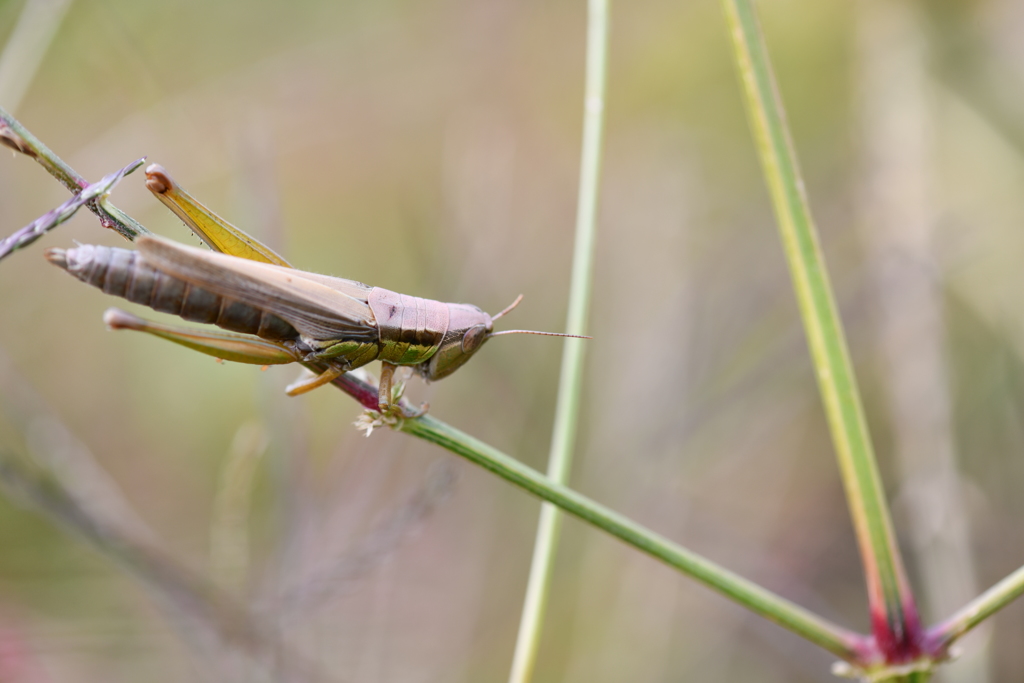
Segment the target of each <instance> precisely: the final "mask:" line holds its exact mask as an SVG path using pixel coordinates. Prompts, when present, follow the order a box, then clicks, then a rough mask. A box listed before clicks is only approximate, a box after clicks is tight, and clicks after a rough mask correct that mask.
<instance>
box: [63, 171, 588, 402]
mask: <svg viewBox="0 0 1024 683" xmlns="http://www.w3.org/2000/svg"><path fill="white" fill-rule="evenodd" d="M146 186H147V187H148V188H149V189H150V191H152V192H153V193H154V194H155V195H156V196H157V197H158V198H159V199H160V200H161V201H162V202H163V203H164V204H165V205H167V206H168V207H169V208H170V209H171V210H172V211H173V212H174V213H175V214H177V215H178V216H179V217H180V218H181V219H182V220H183V221H184V222H185V223H186V224H187V225H188V226H189V227H190V228H191V229H192V230H193V231H194V232H195V233H196V234H197V235H199V237H200V238H201V239H202V240H203V241H204V242H206V243H207V244H208V245H209V246H210V247H211V248H212V249H214V250H216V251H218V252H222V253H214V252H211V251H207V250H201V249H196V248H192V247H186V246H183V245H180V244H177V243H175V242H171V241H168V240H164V239H159V238H155V237H142V238H140V239H138V240H137V241H136V245H137V246H138V250H136V251H131V250H128V249H117V248H113V247H101V246H94V245H82V246H79V247H77V248H73V249H67V250H65V249H49V250H47V251H46V258H47V259H48V260H49V261H50V262H51V263H53V264H55V265H57V266H59V267H61V268H63V269H64V270H66V271H67V272H68V273H70V274H71V275H73V276H75V277H77V278H78V279H80V280H82V281H83V282H86V283H89V284H91V285H94V286H96V287H99V288H100V289H102V290H103V291H104V292H106V293H108V294H113V295H116V296H120V297H124V298H126V299H128V300H129V301H132V302H135V303H140V304H143V305H146V306H149V307H150V308H153V309H154V310H157V311H161V312H165V313H173V314H174V315H178V316H180V317H182V318H184V319H185V320H191V321H195V322H202V323H212V324H214V325H217V326H219V327H221V328H223V329H226V330H229V331H230V332H233V333H234V334H230V333H220V332H212V331H207V330H190V329H187V328H175V327H168V326H164V325H158V324H156V323H150V322H147V321H144V320H142V319H141V318H137V317H136V316H132V315H131V314H129V313H126V312H124V311H120V310H118V309H110V310H108V311H107V313H106V315H105V316H104V320H105V321H106V322H107V324H108V325H109V326H110V327H112V328H114V329H135V330H141V331H145V332H149V333H151V334H156V335H157V336H160V337H163V338H165V339H169V340H171V341H174V342H176V343H179V344H182V345H185V346H187V347H189V348H192V349H195V350H197V351H200V352H202V353H206V354H208V355H212V356H215V357H217V358H220V359H223V360H230V361H235V362H241V363H251V364H256V365H277V364H286V363H296V362H297V363H303V364H307V365H312V366H313V367H315V368H317V369H318V373H313V374H310V375H307V376H305V377H303V378H300V379H299V380H298V381H296V382H295V383H293V384H291V385H289V386H288V387H287V389H286V392H287V393H288V394H289V395H291V396H295V395H298V394H302V393H305V392H307V391H311V390H312V389H315V388H317V387H320V386H323V385H324V384H327V383H329V382H331V381H332V380H334V379H335V378H337V377H339V376H340V375H342V374H343V373H345V372H348V371H350V370H353V369H355V368H358V367H361V366H363V365H366V364H367V363H370V362H371V361H374V360H379V361H381V364H382V370H381V379H380V384H379V388H378V398H377V402H378V408H379V409H380V411H381V412H382V413H384V412H388V411H389V410H391V409H392V384H393V378H394V373H395V369H396V368H397V367H398V366H410V367H412V368H413V369H414V370H415V371H416V372H417V373H419V374H420V375H421V376H422V377H423V378H424V379H426V380H428V381H431V380H437V379H442V378H444V377H447V376H448V375H450V374H452V373H453V372H455V371H456V370H457V369H459V368H460V367H461V366H462V365H463V364H464V363H465V362H466V361H467V360H469V359H470V358H471V357H472V356H473V354H475V353H476V352H477V351H478V350H479V349H480V347H481V346H483V344H484V342H486V341H487V340H488V339H490V338H491V337H497V336H500V335H507V334H542V335H548V336H559V337H575V336H579V335H570V334H559V333H554V332H536V331H533V330H506V331H503V332H495V331H494V329H493V328H494V321H496V320H498V319H499V318H501V317H502V316H503V315H505V314H506V313H508V312H509V311H511V310H512V309H513V308H515V307H516V305H518V304H519V302H520V301H521V300H522V295H520V296H519V297H518V298H517V299H516V300H515V301H514V302H513V303H512V304H511V305H510V306H508V307H507V308H505V309H504V310H503V311H501V312H500V313H498V314H496V315H494V316H490V315H488V314H487V313H485V312H484V311H483V310H481V309H480V308H478V307H476V306H473V305H471V304H456V303H444V302H440V301H433V300H431V299H422V298H419V297H415V296H409V295H406V294H399V293H397V292H393V291H390V290H387V289H384V288H382V287H371V286H369V285H365V284H363V283H361V282H356V281H355V280H346V279H344V278H338V277H331V276H328V275H319V274H316V273H310V272H305V271H301V270H296V269H294V268H292V267H291V265H290V264H288V263H287V262H286V261H285V260H284V259H283V258H281V257H280V256H278V255H277V254H276V253H274V251H273V250H271V249H270V248H269V247H267V246H266V245H263V244H261V243H260V242H258V241H257V240H255V239H254V238H252V237H251V236H249V235H246V234H245V233H244V232H242V231H241V230H239V229H238V228H236V227H234V226H232V225H231V224H229V223H227V222H226V221H224V220H223V219H221V218H220V217H219V216H217V215H216V214H214V213H212V212H211V211H209V210H208V209H206V208H205V207H204V206H203V205H201V204H199V202H197V201H196V200H195V199H193V198H192V197H191V196H190V195H189V194H188V193H186V192H185V191H184V190H182V189H181V188H180V186H178V185H177V184H175V183H174V181H173V180H172V179H171V178H170V176H169V175H167V172H166V171H165V170H164V169H163V168H162V167H160V166H158V165H156V164H153V165H151V166H150V167H149V168H147V169H146ZM424 412H425V409H422V410H421V411H420V412H419V413H416V414H413V415H406V417H415V416H417V415H422V414H423V413H424Z"/></svg>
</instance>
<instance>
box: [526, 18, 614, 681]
mask: <svg viewBox="0 0 1024 683" xmlns="http://www.w3.org/2000/svg"><path fill="white" fill-rule="evenodd" d="M608 4H609V3H608V0H590V1H589V2H588V3H587V66H586V87H585V92H584V99H583V145H582V152H581V159H580V186H579V199H578V205H577V209H576V237H575V246H574V250H573V262H572V281H571V285H570V290H569V311H568V315H567V320H566V326H565V330H566V332H567V333H568V334H574V335H583V334H584V333H585V332H586V327H587V313H588V309H589V307H590V290H591V286H592V280H593V276H592V273H593V270H594V240H595V233H596V232H597V206H598V194H599V192H598V191H599V181H600V177H601V140H602V132H603V128H604V101H605V83H606V80H607V64H608V32H609V31H608V9H609V8H608ZM585 350H586V347H585V345H584V344H583V343H582V342H581V341H580V340H578V339H567V340H566V341H565V347H564V350H563V353H562V370H561V376H560V378H559V383H558V401H557V404H556V406H555V420H554V428H553V432H552V435H551V449H550V451H549V453H548V477H550V479H551V480H552V481H553V482H555V483H556V484H565V483H566V481H567V480H568V478H569V472H570V470H571V468H572V456H573V449H574V447H575V444H576V433H577V431H578V424H579V408H580V394H581V391H582V387H583V361H584V354H585ZM560 530H561V513H560V512H559V511H558V508H556V507H555V506H554V505H552V504H551V503H544V504H543V505H542V506H541V514H540V520H539V522H538V525H537V537H536V540H535V542H534V547H533V561H532V563H531V565H530V578H529V582H528V584H527V587H526V599H525V601H524V604H523V613H522V617H521V620H520V623H519V635H518V637H517V639H516V649H515V653H514V655H513V658H512V668H511V671H510V673H509V681H510V683H526V682H527V681H529V680H531V679H532V678H533V669H534V664H535V663H536V659H537V650H538V648H539V646H540V634H541V630H542V628H543V623H544V614H545V612H546V606H547V596H548V593H549V592H550V584H551V577H552V571H553V568H554V562H555V551H556V549H557V547H558V539H559V536H560Z"/></svg>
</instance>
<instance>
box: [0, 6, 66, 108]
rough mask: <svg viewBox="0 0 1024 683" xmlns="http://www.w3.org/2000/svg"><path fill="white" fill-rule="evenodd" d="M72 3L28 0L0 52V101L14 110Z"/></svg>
mask: <svg viewBox="0 0 1024 683" xmlns="http://www.w3.org/2000/svg"><path fill="white" fill-rule="evenodd" d="M70 6H71V0H28V1H27V2H26V3H25V5H24V7H22V10H21V15H20V16H19V17H18V23H17V24H15V25H14V29H13V30H12V31H11V35H10V37H9V38H8V39H7V43H6V44H5V45H4V50H3V53H0V102H3V104H4V106H6V107H7V108H8V109H9V110H11V111H15V110H17V109H18V106H19V105H20V104H21V100H22V98H23V97H24V96H25V92H26V91H27V90H28V87H29V85H31V83H32V80H33V79H34V78H35V75H36V71H37V70H38V69H39V64H40V63H41V62H42V61H43V57H44V56H45V55H46V52H47V50H48V49H49V47H50V43H51V42H52V41H53V37H54V36H55V35H56V34H57V29H58V28H60V24H61V21H63V19H64V15H65V14H67V10H68V7H70Z"/></svg>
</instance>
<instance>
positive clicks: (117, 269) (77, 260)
mask: <svg viewBox="0 0 1024 683" xmlns="http://www.w3.org/2000/svg"><path fill="white" fill-rule="evenodd" d="M46 258H47V259H48V260H49V261H50V262H51V263H54V264H55V265H58V266H60V267H61V268H63V269H64V270H66V271H67V272H68V273H70V274H71V275H74V276H75V277H76V278H78V279H79V280H81V281H82V282H85V283H88V284H90V285H93V286H94V287H98V288H100V289H102V290H103V291H104V292H106V293H107V294H113V295H114V296H119V297H122V298H124V299H127V300H128V301H131V302H133V303H137V304H142V305H143V306H149V307H150V308H152V309H153V310H156V311H160V312H161V313H170V314H172V315H177V316H180V317H181V318H184V319H185V320H190V321H193V322H198V323H211V324H214V325H217V326H218V327H221V328H224V329H225V330H231V331H232V332H241V333H243V334H254V335H257V336H258V337H261V338H263V339H269V340H273V341H287V340H294V339H297V338H298V336H299V334H298V332H297V331H296V330H295V328H294V327H292V326H291V324H289V323H288V322H286V321H285V320H283V319H282V318H280V317H278V316H276V315H274V314H273V313H268V312H266V311H262V310H260V309H258V308H256V307H255V306H252V305H249V304H247V303H244V302H241V301H233V300H230V299H228V298H226V297H222V296H218V295H216V294H213V293H212V292H209V291H207V290H205V289H203V288H201V287H197V286H195V285H192V284H190V283H188V282H186V281H184V280H181V279H178V278H175V277H172V276H170V275H167V274H166V273H162V272H160V271H159V270H156V269H155V268H153V267H152V266H151V265H149V264H148V263H146V262H145V261H144V260H143V259H142V258H140V256H139V253H138V252H136V251H131V250H128V249H118V248H116V247H104V246H99V245H92V244H86V245H82V246H80V247H77V248H75V249H67V250H64V249H49V250H47V252H46Z"/></svg>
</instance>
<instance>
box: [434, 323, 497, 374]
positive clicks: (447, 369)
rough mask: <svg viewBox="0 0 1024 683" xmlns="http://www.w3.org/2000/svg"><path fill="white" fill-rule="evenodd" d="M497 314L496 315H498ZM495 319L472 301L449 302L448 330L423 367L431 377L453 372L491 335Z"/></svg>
mask: <svg viewBox="0 0 1024 683" xmlns="http://www.w3.org/2000/svg"><path fill="white" fill-rule="evenodd" d="M496 317H497V316H496ZM493 328H494V318H491V316H489V315H487V314H486V313H484V312H483V311H481V310H480V309H479V308H477V307H476V306H473V305H471V304H448V332H447V333H446V334H445V335H444V339H443V340H442V341H441V346H440V347H439V348H438V349H437V352H436V353H435V354H434V355H433V356H431V357H430V360H428V361H426V362H425V363H423V364H422V366H421V368H422V369H421V373H422V374H423V376H424V377H426V378H427V379H429V380H435V379H441V378H442V377H447V376H448V375H450V374H452V373H453V372H455V371H456V370H458V369H459V368H460V367H462V364H463V363H465V362H466V361H467V360H469V359H470V357H471V356H472V355H473V354H474V353H476V352H477V349H479V348H480V347H481V346H483V345H484V342H485V341H487V339H488V338H489V337H490V336H491V334H492V333H491V330H492V329H493Z"/></svg>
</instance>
